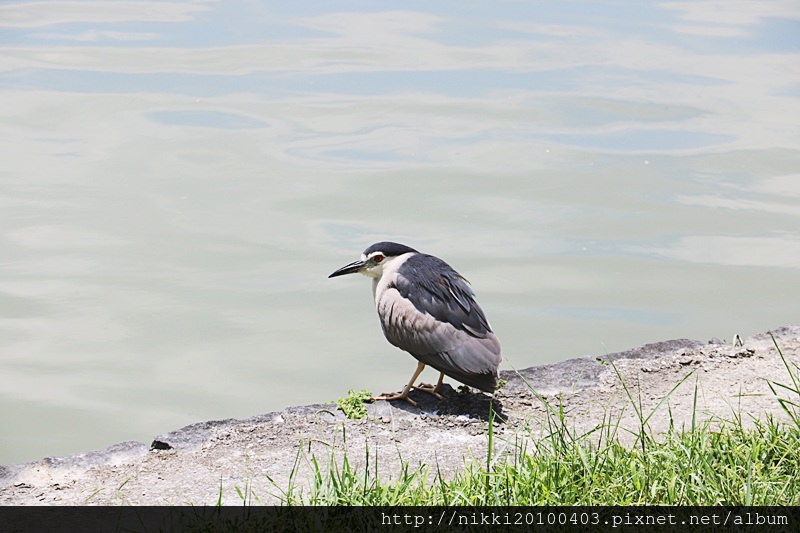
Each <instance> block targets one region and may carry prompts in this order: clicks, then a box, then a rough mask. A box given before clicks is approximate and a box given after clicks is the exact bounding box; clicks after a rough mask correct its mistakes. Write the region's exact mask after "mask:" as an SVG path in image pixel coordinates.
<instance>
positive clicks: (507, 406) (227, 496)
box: [0, 326, 800, 505]
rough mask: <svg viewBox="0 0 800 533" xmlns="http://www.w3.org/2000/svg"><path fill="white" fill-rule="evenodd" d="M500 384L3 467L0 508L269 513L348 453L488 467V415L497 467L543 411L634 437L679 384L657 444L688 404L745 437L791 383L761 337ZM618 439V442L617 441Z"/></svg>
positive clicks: (594, 362)
mask: <svg viewBox="0 0 800 533" xmlns="http://www.w3.org/2000/svg"><path fill="white" fill-rule="evenodd" d="M771 333H772V335H774V336H775V339H776V340H777V342H778V345H779V346H780V348H781V351H782V352H783V355H784V356H785V358H786V359H787V360H788V361H789V362H790V364H793V365H800V326H787V327H783V328H779V329H777V330H774V331H772V332H771ZM610 362H613V365H611V364H610ZM615 369H616V370H615ZM617 373H619V375H618V374H617ZM620 376H621V378H622V380H624V383H625V386H626V387H627V389H628V391H627V392H626V391H625V390H624V389H623V386H622V383H623V381H621V380H620ZM687 376H688V378H687ZM502 378H503V379H505V380H506V381H507V384H506V385H505V387H503V389H502V390H500V391H498V393H497V394H496V395H495V397H494V398H490V397H489V396H487V395H484V394H480V393H477V394H476V393H471V392H464V391H457V390H453V389H452V388H448V389H447V390H446V391H445V399H444V400H442V401H438V400H436V399H435V398H433V397H432V396H430V395H428V394H424V393H419V392H416V391H415V392H414V393H412V397H413V398H414V399H415V400H416V401H417V402H418V403H419V405H420V407H419V408H415V407H412V406H411V405H410V404H407V403H405V402H394V403H389V402H378V403H376V404H372V405H370V406H369V407H368V416H367V417H366V418H364V419H362V420H348V419H346V418H345V417H344V416H343V415H342V413H341V412H340V411H336V409H335V407H334V406H332V405H309V406H301V407H290V408H287V409H285V410H283V411H281V412H276V413H269V414H265V415H259V416H256V417H252V418H248V419H244V420H218V421H212V422H200V423H197V424H192V425H190V426H187V427H185V428H182V429H179V430H177V431H173V432H170V433H167V434H164V435H159V436H157V437H155V438H154V439H153V441H152V443H150V444H145V443H142V442H133V441H131V442H123V443H120V444H116V445H114V446H111V447H109V448H107V449H105V450H100V451H94V452H87V453H81V454H73V455H70V456H67V457H60V458H59V457H48V458H45V459H42V460H41V461H35V462H30V463H22V464H18V465H8V466H0V504H3V505H9V504H15V505H36V504H39V505H82V504H96V505H119V504H133V505H180V504H194V505H204V504H205V505H213V504H216V503H217V501H218V500H219V499H220V498H221V500H222V503H223V504H229V505H234V504H241V499H240V496H239V494H238V493H237V488H238V489H239V490H240V491H242V492H245V491H249V493H250V494H255V495H256V496H257V497H258V499H259V501H261V502H262V503H265V504H267V503H277V502H278V499H279V496H280V490H281V489H284V490H285V489H286V488H288V486H289V483H290V478H291V476H292V475H293V474H292V472H293V471H294V478H293V479H294V483H295V484H296V485H298V486H299V487H304V486H307V483H308V482H309V480H311V476H312V473H313V465H312V463H311V457H312V456H314V457H316V459H317V460H318V461H319V462H320V466H321V467H322V468H323V469H324V468H326V467H327V463H328V461H330V460H334V461H341V458H342V456H343V454H345V453H346V454H347V457H348V460H349V461H350V464H351V466H353V467H354V468H363V466H364V465H365V464H366V462H367V460H369V464H370V469H371V471H374V468H375V465H376V464H377V465H378V470H377V472H378V475H379V476H381V477H382V478H385V479H391V478H396V477H397V476H398V474H399V473H400V471H401V469H402V468H403V465H408V466H409V467H410V468H416V467H417V466H418V465H428V466H429V467H431V470H432V471H435V470H436V469H437V468H438V470H439V471H440V472H441V473H442V475H444V476H449V475H451V474H452V473H453V472H457V471H461V470H463V467H464V462H465V460H466V461H470V460H471V458H475V459H476V460H478V461H480V459H481V458H482V457H485V454H486V446H487V438H486V431H487V426H488V418H489V405H490V403H491V405H492V407H493V410H494V412H495V413H498V415H499V418H498V420H497V424H496V426H495V428H496V431H495V445H496V447H497V452H496V453H502V452H503V451H504V449H508V447H510V446H513V444H514V442H515V439H518V438H519V437H520V435H522V436H524V437H525V438H537V437H538V435H539V434H540V432H541V431H543V430H545V429H546V428H545V427H544V425H543V424H545V422H546V420H547V407H546V406H545V403H544V402H543V400H545V401H547V402H548V403H549V404H550V405H551V406H556V407H557V406H559V405H560V406H561V407H562V408H563V409H564V411H565V413H566V421H567V425H568V427H570V428H571V429H572V430H574V431H575V432H577V433H579V434H580V433H583V432H587V431H591V430H592V429H593V428H596V427H597V426H599V425H602V424H604V423H613V424H617V423H619V426H620V428H623V429H624V428H628V429H631V430H633V431H637V430H638V425H639V421H638V418H637V416H636V413H635V411H634V409H633V406H632V405H631V401H630V400H629V398H628V394H631V395H633V397H634V398H635V401H636V404H637V405H641V409H642V411H643V412H645V413H647V414H649V413H650V412H651V411H652V410H653V409H655V408H656V406H657V405H658V404H659V402H661V401H662V399H663V398H665V397H666V396H667V395H668V394H669V393H670V391H672V389H673V388H674V387H675V386H676V385H678V384H679V383H681V382H682V381H683V380H684V379H685V378H686V379H685V381H683V383H682V384H681V385H680V386H678V387H677V389H676V390H674V391H673V392H672V394H671V395H670V397H669V400H668V401H667V402H665V403H664V404H662V405H661V406H660V408H659V409H658V410H657V411H656V414H655V415H654V416H653V417H652V418H651V419H650V422H649V428H650V430H652V431H653V432H654V433H660V432H663V431H665V430H666V429H668V428H669V426H670V424H672V425H674V426H675V427H677V428H681V427H687V428H688V427H689V425H690V424H691V418H692V413H693V406H694V405H695V402H696V406H697V415H698V417H699V418H702V419H712V420H725V419H727V420H732V419H734V418H735V417H739V416H741V419H742V421H743V422H744V423H745V424H748V423H752V421H753V420H754V419H762V420H763V419H764V418H765V417H767V416H772V417H774V418H776V419H785V418H786V417H785V413H784V412H783V409H782V408H781V406H780V404H779V403H778V401H777V399H776V397H775V395H774V394H773V393H772V392H771V391H770V389H769V386H768V381H772V382H778V383H784V384H789V383H790V377H789V374H788V372H787V370H786V368H785V366H784V363H783V361H782V359H781V358H780V356H779V354H778V351H777V350H776V348H775V345H774V344H773V340H772V337H771V335H770V333H769V332H767V333H762V334H759V335H755V336H753V337H751V338H749V339H747V340H746V341H744V342H743V343H741V344H738V343H737V344H736V345H732V344H725V343H722V342H721V341H717V340H712V341H711V342H709V343H700V342H697V341H691V340H685V339H684V340H674V341H667V342H659V343H655V344H647V345H644V346H640V347H638V348H635V349H632V350H628V351H625V352H620V353H615V354H610V355H607V356H603V357H600V358H594V357H583V358H578V359H571V360H569V361H564V362H562V363H557V364H554V365H547V366H540V367H532V368H528V369H525V370H522V371H521V372H520V373H519V374H516V373H513V372H504V373H503V375H502ZM533 391H536V393H534V392H533ZM795 399H796V398H795ZM626 435H627V433H626V432H625V431H620V432H619V436H620V438H622V439H625V438H626ZM367 458H369V459H367ZM465 458H466V459H465Z"/></svg>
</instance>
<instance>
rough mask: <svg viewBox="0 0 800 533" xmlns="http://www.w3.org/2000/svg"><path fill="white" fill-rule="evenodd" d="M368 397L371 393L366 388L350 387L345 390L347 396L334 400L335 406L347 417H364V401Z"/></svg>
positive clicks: (368, 398)
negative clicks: (358, 389)
mask: <svg viewBox="0 0 800 533" xmlns="http://www.w3.org/2000/svg"><path fill="white" fill-rule="evenodd" d="M370 399H372V393H371V392H369V391H368V390H367V389H361V390H360V391H356V390H353V389H350V390H348V391H347V396H344V397H342V398H339V399H338V400H336V408H337V409H341V411H342V412H343V413H344V415H345V416H346V417H347V418H356V419H357V418H364V417H365V416H367V408H366V407H365V406H364V403H365V402H368V401H369V400H370Z"/></svg>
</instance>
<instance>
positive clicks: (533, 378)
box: [0, 326, 798, 487]
mask: <svg viewBox="0 0 800 533" xmlns="http://www.w3.org/2000/svg"><path fill="white" fill-rule="evenodd" d="M788 329H791V330H794V329H798V326H785V327H783V328H777V329H775V330H771V331H773V332H775V333H779V332H781V331H783V330H788ZM769 335H770V332H765V333H760V334H757V335H754V336H753V338H764V337H769ZM710 343H721V341H718V340H716V339H712V340H711V341H710ZM703 345H704V343H702V342H700V341H695V340H689V339H676V340H670V341H662V342H656V343H648V344H643V345H640V346H637V347H635V348H632V349H629V350H625V351H622V352H615V353H612V354H607V355H604V356H601V357H592V356H583V357H577V358H573V359H568V360H566V361H561V362H558V363H553V364H549V365H539V366H532V367H529V368H525V369H523V370H519V371H514V370H510V371H503V372H501V377H502V379H505V380H506V382H507V383H506V385H505V387H504V390H505V391H506V392H507V393H514V392H518V391H522V390H525V389H527V388H528V387H532V388H533V389H535V390H536V391H537V392H539V393H540V394H543V395H551V394H558V393H560V392H569V391H576V390H580V389H588V388H593V387H597V386H599V385H600V380H599V376H600V374H601V373H602V372H603V370H604V369H606V368H607V367H606V366H605V364H604V363H607V362H608V361H614V360H618V359H645V360H646V359H658V358H660V357H662V356H664V355H666V354H671V353H675V352H677V351H679V350H681V349H696V348H699V347H700V346H703ZM376 408H377V406H376V405H370V406H368V411H369V412H370V413H371V414H374V412H375V409H376ZM417 414H419V413H418V412H416V411H414V410H413V409H410V410H409V411H407V412H406V416H416V415H417ZM284 415H294V416H308V417H309V418H310V419H311V418H314V419H315V420H320V419H327V420H328V421H335V420H337V419H344V415H343V414H342V413H341V412H340V411H337V410H336V409H335V406H334V405H331V404H312V405H302V406H293V407H287V408H285V409H283V410H281V411H274V412H270V413H266V414H261V415H256V416H253V417H249V418H245V419H233V418H229V419H223V420H211V421H205V422H196V423H194V424H189V425H187V426H184V427H183V428H180V429H177V430H174V431H170V432H168V433H164V434H161V435H157V436H156V437H154V438H153V440H152V442H151V444H150V445H147V444H145V443H144V442H139V441H125V442H121V443H118V444H114V445H112V446H109V447H108V448H105V449H101V450H92V451H88V452H80V453H74V454H71V455H67V456H64V457H45V458H43V459H41V460H38V461H29V462H25V463H18V464H12V465H0V487H6V486H10V485H12V484H13V483H14V481H15V479H16V478H17V474H18V473H20V472H22V471H24V470H28V469H30V468H32V467H36V466H37V465H40V464H43V465H46V466H48V467H50V468H58V469H84V470H85V469H87V468H89V467H92V466H101V465H119V464H123V463H125V462H126V461H129V460H130V459H133V458H135V457H141V456H144V455H146V454H147V453H148V452H149V451H150V450H151V449H176V450H179V451H191V450H196V449H199V448H200V447H202V446H203V445H204V444H205V443H206V442H208V440H209V439H210V437H211V436H212V434H213V430H214V429H224V428H226V427H231V426H235V425H242V424H252V425H257V424H259V423H262V422H267V421H272V420H275V419H279V418H281V417H283V416H284Z"/></svg>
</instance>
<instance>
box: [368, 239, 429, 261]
mask: <svg viewBox="0 0 800 533" xmlns="http://www.w3.org/2000/svg"><path fill="white" fill-rule="evenodd" d="M374 252H381V253H383V255H385V256H386V257H396V256H398V255H403V254H407V253H409V252H414V253H419V252H417V251H416V250H415V249H413V248H411V247H409V246H406V245H405V244H398V243H396V242H387V241H384V242H376V243H375V244H373V245H372V246H370V247H369V248H367V249H366V250H364V255H369V254H371V253H374Z"/></svg>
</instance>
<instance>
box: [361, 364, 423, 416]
mask: <svg viewBox="0 0 800 533" xmlns="http://www.w3.org/2000/svg"><path fill="white" fill-rule="evenodd" d="M424 368H425V365H424V364H423V363H417V370H416V372H414V375H413V376H411V381H409V382H408V385H406V386H405V387H403V392H399V393H397V392H384V393H383V394H381V395H380V396H375V397H374V398H372V401H376V400H405V401H407V402H408V403H410V404H411V405H413V406H414V407H419V405H417V402H415V401H414V400H412V399H411V398H409V397H408V393H409V392H410V391H411V389H413V388H415V387H414V382H415V381H416V380H417V378H418V377H419V375H420V374H422V370H423V369H424Z"/></svg>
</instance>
